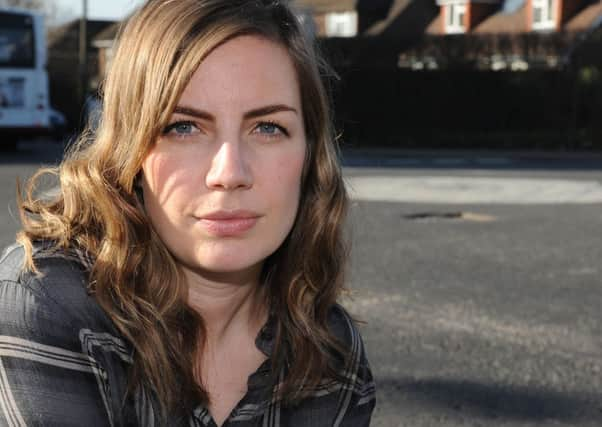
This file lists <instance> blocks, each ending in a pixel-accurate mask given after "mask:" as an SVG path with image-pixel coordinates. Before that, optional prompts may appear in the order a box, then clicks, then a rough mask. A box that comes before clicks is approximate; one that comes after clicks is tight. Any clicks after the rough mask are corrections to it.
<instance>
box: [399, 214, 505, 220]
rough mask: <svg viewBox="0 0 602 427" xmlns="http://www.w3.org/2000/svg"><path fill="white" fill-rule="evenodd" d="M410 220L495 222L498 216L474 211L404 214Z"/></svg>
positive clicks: (404, 217) (403, 216)
mask: <svg viewBox="0 0 602 427" xmlns="http://www.w3.org/2000/svg"><path fill="white" fill-rule="evenodd" d="M401 217H402V218H403V219H405V220H408V221H429V220H434V221H436V220H446V221H471V222H493V221H496V220H497V218H496V217H494V216H492V215H486V214H479V213H474V212H416V213H411V214H404V215H402V216H401Z"/></svg>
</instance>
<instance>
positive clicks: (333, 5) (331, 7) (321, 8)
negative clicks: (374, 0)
mask: <svg viewBox="0 0 602 427" xmlns="http://www.w3.org/2000/svg"><path fill="white" fill-rule="evenodd" d="M355 3H356V0H292V4H293V6H294V7H296V8H298V9H310V10H311V11H312V12H313V13H330V12H347V11H350V10H355Z"/></svg>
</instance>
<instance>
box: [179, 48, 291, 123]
mask: <svg viewBox="0 0 602 427" xmlns="http://www.w3.org/2000/svg"><path fill="white" fill-rule="evenodd" d="M266 103H267V104H281V103H285V104H289V105H291V106H293V107H295V108H300V90H299V83H298V79H297V73H296V71H295V67H294V65H293V61H292V59H291V57H290V55H289V53H288V52H287V50H286V48H285V47H284V46H282V45H281V44H278V43H275V42H273V41H270V40H268V39H266V38H262V37H259V36H240V37H236V38H234V39H232V40H229V41H227V42H226V43H224V44H222V45H220V46H218V47H217V48H216V49H214V50H213V51H212V52H211V53H210V54H209V55H208V56H207V57H206V58H205V59H204V60H203V62H201V64H200V65H199V67H198V68H197V69H196V71H195V72H194V74H193V75H192V78H191V80H190V82H189V83H188V85H187V86H186V88H185V90H184V92H183V94H182V96H181V98H180V104H185V105H189V106H195V107H199V108H204V109H208V110H213V111H215V112H219V110H220V109H228V111H232V108H243V109H244V108H254V107H257V106H261V105H263V104H266Z"/></svg>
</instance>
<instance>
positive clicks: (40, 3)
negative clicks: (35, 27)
mask: <svg viewBox="0 0 602 427" xmlns="http://www.w3.org/2000/svg"><path fill="white" fill-rule="evenodd" d="M44 3H46V2H45V1H44V0H0V7H19V8H22V9H30V10H39V11H45V10H46V7H45V6H46V5H45V4H44Z"/></svg>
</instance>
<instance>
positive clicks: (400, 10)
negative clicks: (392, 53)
mask: <svg viewBox="0 0 602 427" xmlns="http://www.w3.org/2000/svg"><path fill="white" fill-rule="evenodd" d="M438 15H439V7H438V6H437V5H436V3H435V1H434V0H393V1H392V2H391V6H390V8H389V12H388V14H387V16H386V18H385V19H383V20H380V21H377V22H376V23H375V24H373V25H372V26H371V27H370V28H368V29H367V30H366V31H365V34H367V35H382V36H386V37H389V36H390V37H408V36H409V37H411V36H420V35H422V34H424V32H425V30H426V28H427V27H428V26H429V25H430V24H431V23H432V21H433V20H435V19H436V18H437V16H438Z"/></svg>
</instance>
